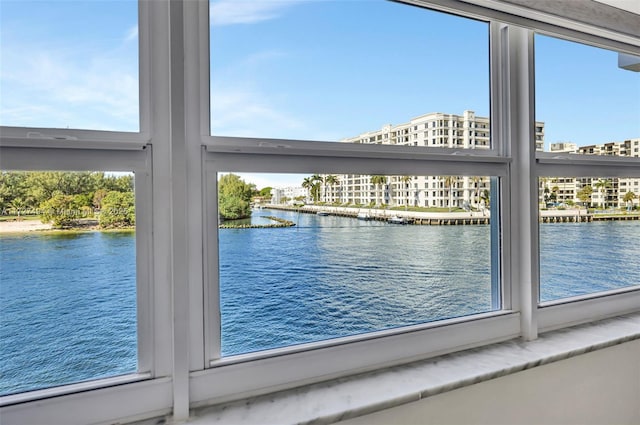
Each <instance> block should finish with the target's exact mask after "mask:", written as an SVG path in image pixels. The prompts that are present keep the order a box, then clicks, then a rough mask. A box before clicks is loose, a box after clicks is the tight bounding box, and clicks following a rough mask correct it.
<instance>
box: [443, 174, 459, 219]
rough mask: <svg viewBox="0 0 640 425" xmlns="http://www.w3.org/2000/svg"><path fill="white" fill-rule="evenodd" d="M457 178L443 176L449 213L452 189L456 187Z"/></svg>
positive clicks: (451, 202)
mask: <svg viewBox="0 0 640 425" xmlns="http://www.w3.org/2000/svg"><path fill="white" fill-rule="evenodd" d="M457 180H458V178H457V177H456V176H445V177H444V187H446V188H447V193H448V200H447V204H448V206H449V212H451V207H452V205H451V204H453V190H452V189H453V187H454V186H455V185H456V183H457Z"/></svg>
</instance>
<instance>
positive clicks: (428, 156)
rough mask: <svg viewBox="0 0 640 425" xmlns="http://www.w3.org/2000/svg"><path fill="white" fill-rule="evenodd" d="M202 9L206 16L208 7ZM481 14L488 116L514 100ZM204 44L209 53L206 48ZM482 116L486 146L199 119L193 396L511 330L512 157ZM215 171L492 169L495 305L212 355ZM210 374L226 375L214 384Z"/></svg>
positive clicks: (504, 46) (295, 381)
mask: <svg viewBox="0 0 640 425" xmlns="http://www.w3.org/2000/svg"><path fill="white" fill-rule="evenodd" d="M203 15H205V16H208V13H207V14H203ZM474 18H475V19H478V17H474ZM480 20H483V21H485V22H487V29H488V31H487V35H488V42H489V43H490V46H491V48H490V53H489V54H490V56H489V58H488V59H489V63H490V68H491V70H492V71H493V72H491V73H490V81H487V84H488V86H489V89H490V91H491V93H490V94H491V96H490V97H491V112H492V115H493V114H494V113H503V111H505V110H508V109H509V105H510V104H511V103H512V102H513V99H511V98H510V97H509V96H508V95H507V94H508V93H509V92H510V90H509V88H508V87H506V86H505V85H504V84H503V83H502V82H501V81H502V80H501V78H502V76H503V75H502V74H508V73H510V72H512V71H511V70H510V69H501V70H499V72H498V68H499V67H500V65H499V64H498V62H499V60H501V58H503V57H505V56H507V55H509V52H508V44H509V40H508V32H507V30H506V29H505V27H504V26H502V25H500V24H490V23H489V22H488V21H487V20H486V18H485V19H480ZM201 25H202V26H201V28H200V35H201V38H202V39H206V40H208V36H209V25H208V22H206V25H204V24H203V23H202V22H201ZM206 52H207V53H208V49H207V50H206ZM200 67H201V68H200V73H201V74H200V75H207V76H208V73H209V62H208V55H207V56H206V60H205V59H201V61H200ZM207 88H208V85H207ZM201 93H202V91H201ZM207 93H208V91H207ZM207 100H208V98H207ZM191 103H192V104H196V103H198V104H199V106H200V107H201V108H206V111H207V113H206V114H205V113H202V114H200V115H201V116H208V111H209V109H208V108H209V104H208V102H198V101H196V100H192V101H191ZM496 111H500V112H496ZM498 122H500V123H501V124H502V128H500V127H498ZM207 124H208V121H207ZM491 125H492V133H491V134H492V147H491V149H488V150H470V149H446V148H425V147H419V148H418V147H412V146H394V145H378V144H371V145H368V144H350V143H331V142H320V141H306V140H285V139H262V138H240V137H221V136H215V135H214V136H208V135H207V133H208V129H206V132H205V131H204V129H203V128H202V127H201V130H203V131H202V133H204V134H203V135H202V136H201V141H202V142H201V143H202V145H203V146H204V147H203V151H202V158H203V165H202V166H203V177H202V180H203V182H202V188H203V190H202V193H203V196H204V197H205V202H206V211H207V214H206V217H208V220H206V219H205V221H206V223H205V230H204V233H205V235H210V236H209V238H208V240H204V241H203V247H204V251H205V258H206V261H205V263H204V264H203V266H204V270H205V280H204V282H205V284H204V288H201V289H198V290H199V291H200V290H201V291H202V292H203V293H204V294H205V300H206V302H205V303H204V306H203V311H201V312H197V314H198V315H199V314H202V316H200V317H204V322H205V328H204V335H205V345H204V347H202V348H203V349H204V363H205V364H204V368H203V369H202V370H200V371H198V372H194V373H192V386H191V403H192V405H196V406H197V405H201V404H207V403H211V402H219V401H224V400H230V399H234V398H238V397H242V396H246V395H248V394H250V395H255V394H260V393H264V392H267V391H273V389H274V388H277V389H282V388H287V387H291V386H294V385H300V384H302V383H311V382H316V381H318V380H320V379H327V377H336V376H343V375H346V374H350V373H355V372H361V371H364V370H371V369H375V368H378V367H381V366H383V365H391V364H399V363H403V362H407V361H411V360H416V359H419V358H425V357H429V356H433V355H437V354H442V353H444V352H450V351H454V350H459V349H462V348H468V347H472V346H476V345H478V344H486V343H487V342H488V341H491V342H495V341H499V340H506V339H510V338H513V337H515V336H517V335H519V333H520V326H521V320H522V318H521V317H520V314H519V313H518V310H519V302H520V300H519V297H518V290H517V289H514V285H512V283H511V281H512V277H511V264H510V260H509V256H508V255H504V254H503V253H504V252H508V251H509V250H510V241H511V238H510V237H509V236H508V235H509V234H510V232H511V228H512V226H513V224H512V223H511V217H512V216H513V214H512V213H511V209H512V206H511V189H510V188H511V183H510V181H511V166H512V164H511V158H510V157H509V156H508V155H507V153H508V152H509V150H510V149H509V143H508V140H509V134H508V128H509V126H508V125H505V124H504V123H503V122H502V121H500V120H493V119H492V120H491ZM427 170H428V171H427ZM219 172H274V173H284V172H291V173H309V172H312V173H313V172H317V173H348V174H354V173H355V174H362V175H367V174H384V175H425V174H428V175H452V174H453V175H478V176H497V177H500V180H501V183H500V190H499V193H500V194H499V197H500V201H499V208H500V212H499V214H495V215H492V216H493V217H495V216H499V217H500V221H498V220H493V221H492V223H493V224H492V225H493V226H500V231H498V229H492V235H493V234H496V235H497V234H501V235H502V237H498V239H501V240H492V249H493V250H494V253H495V254H497V255H492V258H494V259H495V258H500V260H499V264H492V269H493V270H494V272H495V273H494V274H498V275H500V276H499V278H500V280H501V292H502V294H501V296H502V308H501V309H500V310H498V311H495V312H491V313H483V314H478V315H473V316H468V317H462V318H456V319H451V320H445V321H438V322H433V323H426V324H423V325H417V326H409V327H405V328H399V329H392V330H385V331H379V332H373V333H370V334H365V335H358V336H352V337H344V338H338V339H335V340H330V341H321V342H316V343H310V344H302V345H296V346H292V347H285V348H281V349H275V350H268V351H263V352H259V353H252V354H246V355H240V356H233V357H229V358H220V347H219V344H220V311H219V292H218V285H219V283H218V280H217V278H218V251H217V249H218V245H217V232H218V226H217V224H218V223H217V220H215V217H217V205H216V203H217V199H215V197H212V196H207V194H211V193H217V187H216V182H217V173H219ZM495 212H496V213H497V212H498V211H495ZM505 235H507V236H505ZM497 251H501V252H500V253H497ZM492 278H498V276H492ZM194 313H195V312H194ZM192 317H194V315H192ZM194 320H197V318H194ZM444 335H448V336H446V337H445V336H444ZM400 341H401V342H400ZM198 348H200V347H198ZM345 359H349V360H348V361H345ZM310 364H313V368H310V367H309V365H310ZM249 378H250V379H249ZM219 382H225V383H226V384H225V385H224V386H221V385H217V384H216V383H219Z"/></svg>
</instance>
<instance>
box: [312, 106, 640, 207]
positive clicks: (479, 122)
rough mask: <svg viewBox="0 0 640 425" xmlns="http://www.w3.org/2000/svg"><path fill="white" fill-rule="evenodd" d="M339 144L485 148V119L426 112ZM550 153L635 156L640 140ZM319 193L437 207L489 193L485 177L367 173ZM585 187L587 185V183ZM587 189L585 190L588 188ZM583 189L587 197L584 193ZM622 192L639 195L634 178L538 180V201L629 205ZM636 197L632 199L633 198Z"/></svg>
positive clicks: (340, 199)
mask: <svg viewBox="0 0 640 425" xmlns="http://www.w3.org/2000/svg"><path fill="white" fill-rule="evenodd" d="M535 137H536V150H538V151H542V150H544V123H543V122H536V131H535ZM341 142H343V143H364V144H391V145H404V146H427V147H432V148H457V149H488V148H489V146H490V121H489V118H487V117H480V116H476V115H475V113H474V112H473V111H464V112H463V114H462V115H455V114H444V113H439V112H438V113H430V114H425V115H421V116H419V117H416V118H414V119H412V120H410V121H409V122H407V123H402V124H398V125H391V124H388V125H385V126H383V127H382V128H381V129H379V130H374V131H369V132H366V133H362V134H360V135H358V136H355V137H350V138H345V139H343V140H341ZM550 151H551V152H564V153H572V154H584V155H614V156H628V157H638V156H639V155H640V154H639V151H640V139H629V140H625V141H623V142H608V143H604V144H599V145H590V146H582V147H578V145H577V144H575V143H572V142H558V143H552V144H551V145H550ZM336 177H337V178H336V179H334V182H333V184H331V185H328V187H326V188H325V190H323V191H322V192H321V201H323V202H326V203H341V204H360V205H373V204H375V205H388V206H392V207H393V206H419V207H440V208H445V207H449V208H469V207H474V208H478V207H482V206H483V204H484V203H485V202H486V201H487V200H488V198H489V190H490V179H489V178H488V177H487V176H371V175H360V174H341V175H338V176H336ZM587 186H588V187H589V188H587ZM589 189H590V190H589ZM585 192H587V193H588V196H586V195H585ZM627 192H632V193H633V194H634V197H635V199H636V200H640V179H638V178H618V177H615V178H610V179H602V178H593V177H588V176H586V177H582V178H573V177H558V176H549V177H542V178H541V179H540V202H541V203H542V204H545V203H548V202H550V201H551V202H552V203H555V204H583V205H584V204H587V205H592V206H596V207H601V208H623V207H625V206H629V205H631V204H633V202H630V201H629V200H628V198H627V199H626V200H625V196H626V193H627ZM636 202H637V201H636Z"/></svg>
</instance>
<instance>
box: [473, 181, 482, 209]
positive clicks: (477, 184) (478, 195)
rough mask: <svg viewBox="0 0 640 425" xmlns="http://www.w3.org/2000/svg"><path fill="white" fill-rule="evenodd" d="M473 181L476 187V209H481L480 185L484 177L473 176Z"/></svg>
mask: <svg viewBox="0 0 640 425" xmlns="http://www.w3.org/2000/svg"><path fill="white" fill-rule="evenodd" d="M471 181H472V182H473V184H474V186H475V187H476V196H475V198H476V209H480V183H481V182H482V177H479V176H473V177H471Z"/></svg>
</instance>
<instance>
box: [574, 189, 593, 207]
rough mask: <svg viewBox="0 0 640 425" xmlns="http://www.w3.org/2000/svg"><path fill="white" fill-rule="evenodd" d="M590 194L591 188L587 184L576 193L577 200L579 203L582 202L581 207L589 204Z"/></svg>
mask: <svg viewBox="0 0 640 425" xmlns="http://www.w3.org/2000/svg"><path fill="white" fill-rule="evenodd" d="M592 193H593V188H592V187H591V186H590V185H588V184H587V185H584V186H582V188H581V189H580V190H579V191H578V193H577V195H578V199H580V202H582V203H583V205H585V206H588V205H589V204H590V203H591V194H592Z"/></svg>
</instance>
